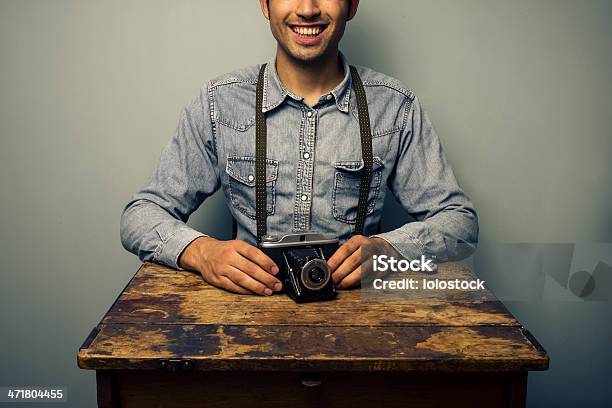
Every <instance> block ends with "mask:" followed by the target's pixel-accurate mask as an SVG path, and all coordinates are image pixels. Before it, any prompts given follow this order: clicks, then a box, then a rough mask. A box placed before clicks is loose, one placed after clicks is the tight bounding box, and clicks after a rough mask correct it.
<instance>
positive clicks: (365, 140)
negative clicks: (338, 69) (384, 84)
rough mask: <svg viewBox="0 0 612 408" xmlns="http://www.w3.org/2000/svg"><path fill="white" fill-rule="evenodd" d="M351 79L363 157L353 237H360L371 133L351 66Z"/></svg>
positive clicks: (369, 174) (367, 189)
mask: <svg viewBox="0 0 612 408" xmlns="http://www.w3.org/2000/svg"><path fill="white" fill-rule="evenodd" d="M350 68H351V79H352V82H353V89H354V90H355V98H356V100H357V113H358V114H359V133H360V134H361V156H362V157H363V170H362V171H361V183H360V184H359V204H358V205H357V220H355V231H354V232H353V234H354V235H362V234H363V227H364V224H365V217H366V213H367V209H368V196H369V194H370V183H371V181H372V132H371V130H370V114H369V112H368V101H367V99H366V94H365V90H364V89H363V83H362V82H361V78H360V77H359V74H358V73H357V68H355V67H354V66H353V65H351V67H350Z"/></svg>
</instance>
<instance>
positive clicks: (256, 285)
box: [225, 266, 272, 296]
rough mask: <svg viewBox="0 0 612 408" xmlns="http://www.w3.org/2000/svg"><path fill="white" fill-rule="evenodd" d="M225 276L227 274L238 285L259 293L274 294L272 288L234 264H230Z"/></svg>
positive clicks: (264, 294)
mask: <svg viewBox="0 0 612 408" xmlns="http://www.w3.org/2000/svg"><path fill="white" fill-rule="evenodd" d="M225 276H227V277H228V278H229V279H230V280H231V281H232V282H234V283H235V284H236V285H238V286H241V287H243V288H245V289H248V290H250V291H251V292H254V293H257V294H258V295H262V296H270V295H271V294H272V289H270V288H268V287H267V286H266V285H264V284H263V283H261V282H258V281H256V280H255V279H253V278H251V277H250V276H249V275H247V274H246V273H244V272H242V271H241V270H240V269H238V268H235V267H233V266H230V268H229V269H228V271H227V273H226V275H225Z"/></svg>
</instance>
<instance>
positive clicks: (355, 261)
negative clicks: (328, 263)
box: [332, 250, 361, 284]
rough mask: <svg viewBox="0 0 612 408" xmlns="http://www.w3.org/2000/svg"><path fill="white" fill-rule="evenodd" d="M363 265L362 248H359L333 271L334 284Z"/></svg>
mask: <svg viewBox="0 0 612 408" xmlns="http://www.w3.org/2000/svg"><path fill="white" fill-rule="evenodd" d="M360 265H361V250H357V251H355V252H353V253H352V254H351V256H349V257H348V258H346V259H345V260H344V262H342V264H341V265H340V266H339V267H338V269H336V270H335V271H334V272H333V273H332V279H333V280H334V284H338V283H339V282H340V281H341V280H342V279H344V278H345V277H346V276H347V275H348V274H350V273H351V272H353V271H354V270H355V269H357V268H358V267H359V266H360Z"/></svg>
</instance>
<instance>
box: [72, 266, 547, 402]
mask: <svg viewBox="0 0 612 408" xmlns="http://www.w3.org/2000/svg"><path fill="white" fill-rule="evenodd" d="M437 276H438V277H441V278H444V277H457V278H469V277H473V275H472V274H471V272H470V271H469V270H467V269H466V268H465V267H463V266H462V265H461V264H454V263H450V264H443V265H440V267H439V270H438V275H437ZM484 295H485V298H488V299H491V300H483V292H482V291H479V293H477V292H459V291H457V292H448V293H447V294H446V297H447V299H446V300H435V299H433V300H427V299H422V298H418V295H415V296H417V298H414V299H412V298H411V299H410V300H393V301H388V300H385V301H380V300H379V301H372V300H368V301H364V299H363V298H362V294H361V293H360V290H352V291H342V292H341V293H340V295H339V297H338V299H337V300H335V301H332V302H323V303H310V304H302V305H298V304H295V303H294V302H293V301H292V300H290V299H289V298H287V297H286V296H284V295H274V296H271V297H258V296H242V295H234V294H230V293H227V292H224V291H221V290H219V289H216V288H214V287H212V286H209V285H207V284H206V283H204V282H203V280H202V279H201V277H199V276H198V275H195V274H193V273H190V272H183V271H175V270H172V269H169V268H165V267H163V266H160V265H156V264H152V263H145V264H144V265H143V266H142V267H141V268H140V269H139V270H138V272H137V273H136V275H135V276H134V277H133V278H132V280H131V281H130V282H129V284H128V285H127V287H126V288H125V289H124V291H123V292H122V293H121V295H120V296H119V298H118V299H117V300H116V301H115V303H114V304H113V306H112V307H111V308H110V310H109V311H108V313H107V314H106V315H105V316H104V318H103V319H102V321H101V322H100V324H99V325H98V326H97V327H96V328H95V329H94V330H92V332H91V334H90V335H89V337H88V338H87V339H86V340H85V342H84V344H83V346H82V347H81V348H80V350H79V352H78V365H79V367H80V368H84V369H91V370H96V378H97V388H98V406H99V407H119V406H121V407H192V406H193V407H194V406H206V407H217V406H222V407H230V406H241V407H244V406H266V407H289V406H290V407H302V406H304V407H306V406H317V407H318V406H334V407H351V408H355V407H361V406H376V407H378V406H384V407H394V406H414V407H433V406H466V407H477V406H478V407H498V406H499V407H502V406H503V407H523V406H524V405H525V398H526V387H527V372H528V371H529V370H545V369H547V368H548V356H547V355H546V352H545V351H544V350H543V349H542V347H541V346H540V345H539V344H538V343H537V341H536V340H535V339H534V338H533V337H532V336H531V335H530V334H529V332H528V331H527V330H526V329H525V328H523V327H522V326H521V325H520V323H519V322H517V321H516V319H515V318H514V317H513V316H512V315H511V314H510V313H509V312H508V311H507V310H506V308H505V307H504V306H503V304H502V303H501V302H499V301H497V300H495V299H494V298H492V295H491V293H490V292H488V291H487V292H486V294H484Z"/></svg>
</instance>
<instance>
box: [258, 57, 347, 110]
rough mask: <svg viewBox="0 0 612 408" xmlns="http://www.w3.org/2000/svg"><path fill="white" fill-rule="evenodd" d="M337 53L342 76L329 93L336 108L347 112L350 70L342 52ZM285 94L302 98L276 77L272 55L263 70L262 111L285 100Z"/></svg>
mask: <svg viewBox="0 0 612 408" xmlns="http://www.w3.org/2000/svg"><path fill="white" fill-rule="evenodd" d="M338 54H339V57H340V61H341V62H342V66H343V67H344V78H343V79H342V81H341V82H340V83H339V84H338V85H337V86H336V87H335V88H334V89H333V90H332V91H331V92H330V94H331V95H332V96H333V97H334V100H335V102H336V107H337V108H338V110H340V111H342V112H345V113H348V111H349V99H350V96H351V84H352V81H351V71H350V69H349V64H348V62H347V60H346V57H345V56H344V54H342V52H339V53H338ZM287 96H290V97H291V98H293V99H296V100H302V99H303V98H302V97H300V96H297V95H295V94H294V93H292V92H291V91H289V90H288V89H287V88H285V86H284V85H283V83H282V82H281V80H280V78H279V77H278V73H277V72H276V58H275V57H274V58H272V60H271V61H269V62H268V64H267V65H266V69H265V71H264V93H263V103H262V111H263V112H267V111H269V110H272V109H274V108H276V107H277V106H278V105H280V104H281V103H282V102H283V101H284V100H285V98H286V97H287Z"/></svg>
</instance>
